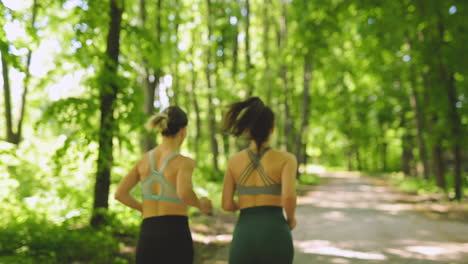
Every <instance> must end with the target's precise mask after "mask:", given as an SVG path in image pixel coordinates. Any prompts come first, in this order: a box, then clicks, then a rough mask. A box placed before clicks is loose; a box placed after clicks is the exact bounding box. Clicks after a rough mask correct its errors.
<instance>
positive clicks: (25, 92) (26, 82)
mask: <svg viewBox="0 0 468 264" xmlns="http://www.w3.org/2000/svg"><path fill="white" fill-rule="evenodd" d="M37 9H38V5H37V0H34V1H33V6H32V19H31V29H32V31H33V32H36V30H35V27H34V24H35V23H36V17H37ZM31 57H32V50H31V49H29V48H28V56H27V58H26V70H25V74H26V76H25V77H24V81H23V86H24V89H23V95H22V96H21V108H20V114H19V119H18V126H17V129H16V144H19V142H20V141H21V138H22V131H23V120H24V116H25V112H26V98H27V95H28V91H29V80H30V79H31V72H30V70H29V67H30V66H31Z"/></svg>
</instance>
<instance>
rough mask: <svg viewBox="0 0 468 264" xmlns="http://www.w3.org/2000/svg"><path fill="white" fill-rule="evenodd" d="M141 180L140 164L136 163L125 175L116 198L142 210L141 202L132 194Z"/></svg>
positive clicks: (116, 192)
mask: <svg viewBox="0 0 468 264" xmlns="http://www.w3.org/2000/svg"><path fill="white" fill-rule="evenodd" d="M139 180H140V175H139V173H138V165H135V167H133V169H132V170H131V171H130V172H129V173H128V174H127V176H125V177H124V178H123V179H122V181H121V182H120V184H119V186H118V187H117V190H116V191H115V195H114V197H115V199H116V200H118V201H120V202H121V203H123V204H125V205H126V206H128V207H130V208H133V209H135V210H138V211H140V212H141V211H142V206H141V202H139V201H137V200H136V199H135V198H134V197H133V196H132V195H131V194H130V191H131V190H132V189H133V187H134V186H135V185H136V184H137V183H138V181H139Z"/></svg>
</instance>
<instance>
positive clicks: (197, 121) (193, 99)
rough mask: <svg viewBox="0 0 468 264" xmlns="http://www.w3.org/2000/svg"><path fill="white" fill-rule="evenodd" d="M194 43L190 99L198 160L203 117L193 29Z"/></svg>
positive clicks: (193, 37) (192, 46)
mask: <svg viewBox="0 0 468 264" xmlns="http://www.w3.org/2000/svg"><path fill="white" fill-rule="evenodd" d="M191 34H192V36H191V38H192V45H191V47H190V53H191V54H192V69H191V84H190V95H191V97H190V100H191V102H192V106H193V111H194V112H195V139H194V149H195V155H196V160H198V158H199V153H200V139H201V117H200V107H199V103H198V96H197V87H196V83H197V72H196V71H195V64H194V63H195V56H196V55H195V49H194V45H195V33H194V32H193V31H192V33H191Z"/></svg>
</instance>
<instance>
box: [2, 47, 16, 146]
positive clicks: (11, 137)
mask: <svg viewBox="0 0 468 264" xmlns="http://www.w3.org/2000/svg"><path fill="white" fill-rule="evenodd" d="M8 67H9V66H8V61H7V58H6V52H5V51H4V52H3V53H2V76H3V97H4V101H5V120H6V127H5V132H6V140H7V141H8V142H10V143H14V142H15V134H14V132H13V121H12V117H11V92H10V77H9V72H8V70H9V68H8Z"/></svg>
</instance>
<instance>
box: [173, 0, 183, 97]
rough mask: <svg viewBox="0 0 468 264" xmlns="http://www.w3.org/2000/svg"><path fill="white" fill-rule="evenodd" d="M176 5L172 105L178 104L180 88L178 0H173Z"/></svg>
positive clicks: (179, 8) (179, 7)
mask: <svg viewBox="0 0 468 264" xmlns="http://www.w3.org/2000/svg"><path fill="white" fill-rule="evenodd" d="M175 6H176V14H175V22H174V23H175V35H176V42H175V44H174V60H173V67H174V70H173V71H174V72H173V77H172V80H173V83H172V91H173V92H174V94H173V95H172V103H173V104H174V105H179V98H180V95H181V90H180V78H179V48H178V45H177V43H178V42H179V25H180V10H181V8H182V7H181V6H180V0H175Z"/></svg>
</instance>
